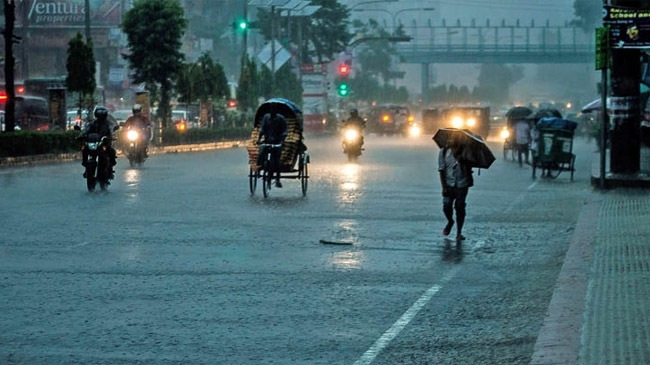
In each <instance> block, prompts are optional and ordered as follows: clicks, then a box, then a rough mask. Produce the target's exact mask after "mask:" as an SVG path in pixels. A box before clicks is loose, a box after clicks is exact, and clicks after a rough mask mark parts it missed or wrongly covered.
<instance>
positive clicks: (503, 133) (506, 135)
mask: <svg viewBox="0 0 650 365" xmlns="http://www.w3.org/2000/svg"><path fill="white" fill-rule="evenodd" d="M509 137H510V131H509V130H508V128H503V129H502V130H501V138H503V139H508V138H509Z"/></svg>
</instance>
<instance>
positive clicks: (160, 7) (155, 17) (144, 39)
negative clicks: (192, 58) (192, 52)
mask: <svg viewBox="0 0 650 365" xmlns="http://www.w3.org/2000/svg"><path fill="white" fill-rule="evenodd" d="M186 27H187V21H186V20H185V18H184V10H183V7H181V5H180V3H179V1H178V0H140V1H138V2H136V3H135V4H134V6H133V8H132V9H131V10H129V11H128V12H127V13H126V14H125V15H124V20H123V22H122V31H123V32H124V33H125V34H126V35H127V40H128V43H129V45H128V49H129V54H127V55H124V58H125V59H126V60H127V61H128V62H129V66H130V68H131V70H133V75H132V77H133V81H134V82H135V83H142V82H144V83H146V85H147V90H149V91H150V92H152V94H156V92H157V90H158V88H159V89H160V105H159V108H158V116H159V117H161V118H162V121H163V127H166V126H167V122H168V120H169V119H170V116H171V111H170V105H169V104H170V100H171V92H172V82H171V80H173V79H175V78H176V76H177V75H178V73H179V72H181V71H182V69H183V59H184V56H183V54H182V53H181V52H180V48H181V37H182V36H183V33H184V32H185V29H186Z"/></svg>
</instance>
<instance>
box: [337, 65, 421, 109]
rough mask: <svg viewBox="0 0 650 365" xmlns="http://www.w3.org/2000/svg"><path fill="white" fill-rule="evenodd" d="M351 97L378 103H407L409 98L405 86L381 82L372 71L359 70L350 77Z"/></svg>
mask: <svg viewBox="0 0 650 365" xmlns="http://www.w3.org/2000/svg"><path fill="white" fill-rule="evenodd" d="M349 86H350V99H351V100H352V101H366V102H372V101H376V102H378V103H406V102H408V99H409V93H408V90H407V89H406V88H405V87H403V86H402V87H400V88H396V87H395V86H393V85H391V84H389V83H383V84H382V83H380V82H379V81H378V80H377V78H376V77H373V76H372V75H371V74H370V73H367V72H359V73H357V75H356V77H355V78H354V79H350V81H349Z"/></svg>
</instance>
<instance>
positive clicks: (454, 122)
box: [451, 117, 463, 128]
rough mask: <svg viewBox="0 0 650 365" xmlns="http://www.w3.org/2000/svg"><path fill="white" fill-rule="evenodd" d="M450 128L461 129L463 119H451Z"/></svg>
mask: <svg viewBox="0 0 650 365" xmlns="http://www.w3.org/2000/svg"><path fill="white" fill-rule="evenodd" d="M451 126H452V127H454V128H463V118H461V117H453V118H452V119H451Z"/></svg>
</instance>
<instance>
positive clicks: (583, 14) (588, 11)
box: [573, 0, 603, 32]
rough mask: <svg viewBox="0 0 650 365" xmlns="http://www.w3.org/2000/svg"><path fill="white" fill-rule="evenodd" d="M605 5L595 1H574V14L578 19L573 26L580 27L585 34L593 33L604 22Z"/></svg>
mask: <svg viewBox="0 0 650 365" xmlns="http://www.w3.org/2000/svg"><path fill="white" fill-rule="evenodd" d="M602 5H603V3H602V2H601V1H594V0H574V1H573V14H574V15H575V16H576V19H575V20H574V21H573V24H575V25H578V26H579V27H580V28H582V30H584V31H585V32H593V30H594V28H595V27H597V26H598V25H599V24H601V22H602V15H603V8H602Z"/></svg>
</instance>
